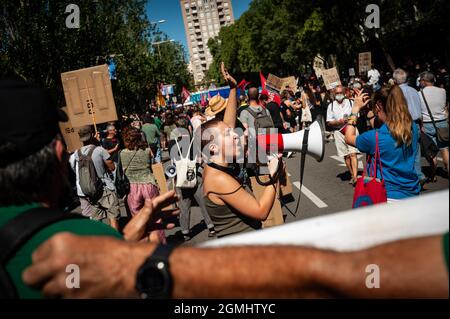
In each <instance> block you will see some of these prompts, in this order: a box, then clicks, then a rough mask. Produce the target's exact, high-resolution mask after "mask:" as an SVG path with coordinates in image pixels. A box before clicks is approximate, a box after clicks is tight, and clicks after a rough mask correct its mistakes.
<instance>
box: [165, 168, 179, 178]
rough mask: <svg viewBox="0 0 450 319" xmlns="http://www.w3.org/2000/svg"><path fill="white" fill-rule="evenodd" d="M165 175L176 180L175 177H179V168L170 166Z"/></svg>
mask: <svg viewBox="0 0 450 319" xmlns="http://www.w3.org/2000/svg"><path fill="white" fill-rule="evenodd" d="M164 173H165V174H166V176H167V177H168V178H174V177H175V176H177V168H176V167H175V165H169V166H167V167H166V169H165V170H164Z"/></svg>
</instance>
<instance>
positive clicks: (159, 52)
mask: <svg viewBox="0 0 450 319" xmlns="http://www.w3.org/2000/svg"><path fill="white" fill-rule="evenodd" d="M169 42H175V40H174V39H170V40H165V41H158V42H153V43H152V45H156V46H158V54H159V57H161V51H160V50H159V45H160V44H163V43H169Z"/></svg>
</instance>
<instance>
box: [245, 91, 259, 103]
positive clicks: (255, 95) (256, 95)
mask: <svg viewBox="0 0 450 319" xmlns="http://www.w3.org/2000/svg"><path fill="white" fill-rule="evenodd" d="M247 95H248V100H249V102H250V101H258V98H259V92H258V89H257V88H250V89H248V94H247Z"/></svg>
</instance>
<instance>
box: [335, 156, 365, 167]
mask: <svg viewBox="0 0 450 319" xmlns="http://www.w3.org/2000/svg"><path fill="white" fill-rule="evenodd" d="M330 157H331V158H332V159H334V160H336V161H338V162H339V163H341V164H339V166H342V167H346V166H347V165H345V160H344V159H343V158H342V157H339V156H337V155H332V156H330ZM360 158H362V156H361V155H359V156H358V159H360ZM358 169H364V163H363V162H362V161H361V160H358Z"/></svg>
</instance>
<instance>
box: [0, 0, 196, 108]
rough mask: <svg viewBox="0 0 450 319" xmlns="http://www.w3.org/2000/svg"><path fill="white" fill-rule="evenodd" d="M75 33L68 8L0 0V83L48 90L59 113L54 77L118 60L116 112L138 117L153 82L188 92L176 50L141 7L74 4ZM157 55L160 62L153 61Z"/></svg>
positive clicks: (34, 0) (40, 0)
mask: <svg viewBox="0 0 450 319" xmlns="http://www.w3.org/2000/svg"><path fill="white" fill-rule="evenodd" d="M75 3H77V5H78V6H79V8H80V28H79V29H69V28H67V27H66V24H65V20H66V17H67V16H68V13H65V9H66V6H67V4H68V2H67V1H49V0H22V1H20V2H19V1H8V0H0V12H2V13H1V15H0V76H7V75H18V76H20V77H22V78H24V79H26V80H29V81H33V82H35V83H37V84H40V85H42V86H45V87H47V88H50V89H51V90H52V91H53V92H54V94H55V96H56V98H57V100H58V103H59V105H63V104H64V103H65V102H64V95H63V92H62V85H61V77H60V73H62V72H66V71H71V70H77V69H81V68H86V67H90V66H95V65H98V64H103V63H105V62H106V60H105V58H106V57H107V56H109V55H110V54H117V56H116V57H115V61H116V64H117V81H112V82H113V83H112V84H113V93H114V97H115V100H116V105H117V107H118V109H119V111H122V112H124V113H129V112H134V111H142V110H143V109H144V107H145V104H146V100H150V99H152V98H154V96H155V94H156V90H157V84H158V82H160V81H161V82H162V81H163V82H164V83H170V84H176V85H177V87H176V89H177V91H178V92H179V91H181V88H182V86H186V87H188V88H189V87H190V83H191V77H190V75H189V73H188V70H187V66H186V63H185V62H184V55H185V53H184V50H183V47H182V46H181V45H180V44H178V43H169V42H168V43H162V44H160V45H159V51H158V47H157V46H156V45H152V43H153V42H156V41H164V40H167V37H166V36H165V35H164V34H161V33H160V32H158V31H157V30H156V29H155V25H152V24H151V23H150V22H149V21H148V19H147V17H146V14H145V5H146V3H147V1H146V0H98V1H80V2H75ZM158 53H160V54H158Z"/></svg>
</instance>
